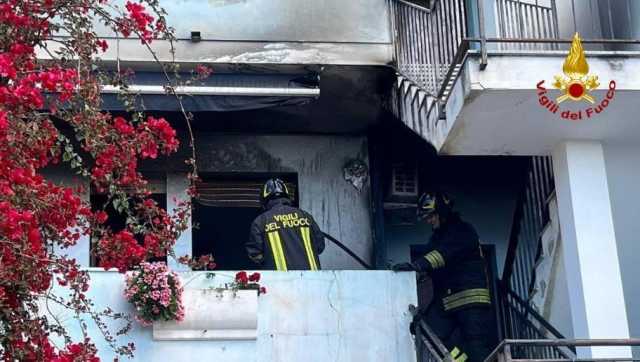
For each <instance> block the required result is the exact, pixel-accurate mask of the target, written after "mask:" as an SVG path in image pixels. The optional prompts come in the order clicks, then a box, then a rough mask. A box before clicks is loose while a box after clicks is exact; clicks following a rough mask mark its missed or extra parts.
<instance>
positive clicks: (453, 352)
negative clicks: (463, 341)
mask: <svg viewBox="0 0 640 362" xmlns="http://www.w3.org/2000/svg"><path fill="white" fill-rule="evenodd" d="M459 354H460V350H459V349H458V347H453V349H452V350H451V357H453V358H456V357H458V355H459Z"/></svg>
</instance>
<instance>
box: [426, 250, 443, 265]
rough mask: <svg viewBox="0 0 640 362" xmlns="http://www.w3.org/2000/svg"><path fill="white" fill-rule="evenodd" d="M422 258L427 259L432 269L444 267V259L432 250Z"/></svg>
mask: <svg viewBox="0 0 640 362" xmlns="http://www.w3.org/2000/svg"><path fill="white" fill-rule="evenodd" d="M424 258H425V259H427V261H428V262H429V264H431V267H432V268H433V269H438V268H442V267H444V258H443V257H442V254H440V252H439V251H437V250H433V251H431V252H429V253H427V255H425V256H424Z"/></svg>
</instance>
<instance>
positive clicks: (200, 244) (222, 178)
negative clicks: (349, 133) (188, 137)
mask: <svg viewBox="0 0 640 362" xmlns="http://www.w3.org/2000/svg"><path fill="white" fill-rule="evenodd" d="M273 177H277V178H280V179H281V180H283V181H285V182H286V184H287V187H288V189H289V191H290V192H291V193H292V196H293V197H292V201H293V205H294V206H297V205H298V191H297V190H298V187H297V186H298V175H297V174H295V173H232V174H228V173H227V174H205V175H203V176H201V181H200V182H199V183H198V184H197V185H196V188H197V193H198V195H197V197H195V198H194V199H193V211H192V212H193V215H192V220H193V223H194V228H193V234H192V235H193V255H194V256H195V257H196V258H197V257H199V256H201V255H206V254H211V255H213V257H214V260H215V263H216V264H217V269H218V270H245V269H250V270H253V269H259V267H258V266H257V265H256V264H254V263H253V262H252V261H251V260H250V259H249V257H248V256H247V253H246V251H245V246H244V245H245V243H246V242H247V241H248V240H249V230H250V227H251V223H252V222H253V220H254V219H255V218H256V217H257V216H258V215H259V214H260V213H261V212H262V206H261V204H260V192H261V190H262V186H263V185H264V183H265V182H266V181H267V180H268V179H270V178H273Z"/></svg>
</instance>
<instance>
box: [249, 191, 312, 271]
mask: <svg viewBox="0 0 640 362" xmlns="http://www.w3.org/2000/svg"><path fill="white" fill-rule="evenodd" d="M261 201H262V206H263V208H264V210H265V211H264V212H263V213H262V214H260V215H259V216H258V217H257V218H256V219H255V220H254V221H253V223H252V224H251V235H250V236H249V241H248V242H247V243H246V245H245V246H246V249H247V253H248V254H249V258H251V260H253V261H254V262H255V263H257V264H260V265H261V266H262V267H263V269H266V270H281V271H287V270H320V259H319V258H318V255H320V253H322V251H323V250H324V234H323V233H322V231H321V230H320V228H319V227H318V224H317V223H316V221H315V220H314V219H313V217H312V216H311V215H309V213H307V212H306V211H303V210H300V209H298V208H295V207H293V206H291V198H290V194H289V191H288V190H287V185H286V184H285V183H284V182H283V181H282V180H279V179H270V180H268V181H267V182H266V183H265V184H264V187H263V188H262V193H261Z"/></svg>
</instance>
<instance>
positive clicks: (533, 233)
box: [502, 156, 555, 301]
mask: <svg viewBox="0 0 640 362" xmlns="http://www.w3.org/2000/svg"><path fill="white" fill-rule="evenodd" d="M522 184H523V185H525V186H524V187H523V189H522V191H521V192H520V195H519V197H518V200H517V203H516V209H515V212H514V216H513V223H512V226H511V233H510V236H509V246H508V249H507V256H506V261H505V266H504V270H503V273H502V281H503V283H505V285H506V286H508V287H509V288H510V289H511V290H513V291H514V293H515V294H516V295H517V296H518V297H520V299H522V300H525V301H527V300H529V294H530V290H531V289H532V283H533V282H534V279H533V275H534V267H535V261H536V260H535V259H536V255H537V254H538V251H539V248H540V237H541V234H542V231H543V229H544V227H545V225H546V224H547V222H548V221H549V220H548V219H549V215H548V209H547V202H548V201H549V197H550V196H551V195H552V194H553V192H554V190H555V184H554V178H553V165H552V162H551V157H549V156H535V157H532V158H531V163H530V165H529V169H528V171H527V172H526V174H525V180H523V183H522Z"/></svg>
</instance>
